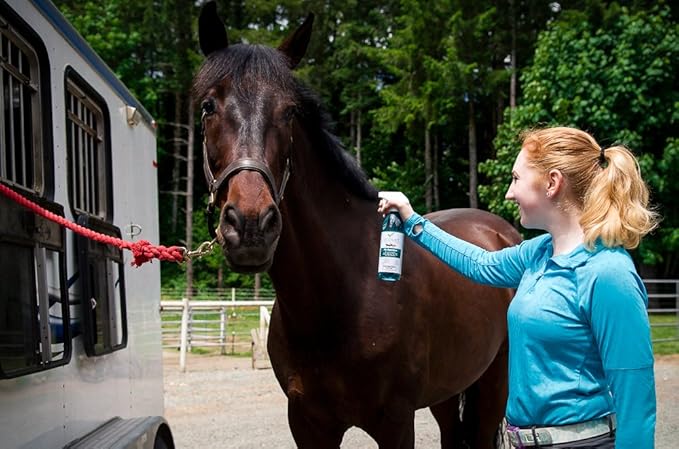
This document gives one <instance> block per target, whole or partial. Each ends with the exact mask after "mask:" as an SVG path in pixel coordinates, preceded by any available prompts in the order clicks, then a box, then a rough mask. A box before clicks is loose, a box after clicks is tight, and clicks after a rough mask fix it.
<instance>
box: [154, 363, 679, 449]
mask: <svg viewBox="0 0 679 449" xmlns="http://www.w3.org/2000/svg"><path fill="white" fill-rule="evenodd" d="M164 361H165V363H164V368H165V417H166V418H167V419H168V421H169V423H170V426H171V428H172V432H173V434H174V437H175V444H176V447H177V449H194V448H195V449H198V448H200V449H255V448H257V449H260V448H269V449H287V448H290V449H293V448H295V444H294V441H293V439H292V435H291V434H290V431H289V430H288V424H287V418H286V398H285V396H284V395H283V392H282V391H281V389H280V387H279V386H278V384H277V383H276V380H275V378H274V375H273V371H272V370H270V369H264V370H253V369H252V368H251V367H250V359H249V358H234V357H224V356H195V355H190V356H189V358H188V359H187V372H185V373H181V372H180V371H179V363H178V362H179V356H178V354H177V353H176V352H167V353H166V354H165V356H164ZM656 391H657V396H658V424H657V428H656V449H676V448H677V447H679V445H678V444H677V438H679V356H665V357H658V358H657V359H656ZM415 447H416V448H418V449H430V448H431V449H436V448H438V447H439V443H438V427H437V426H436V423H435V422H434V418H433V417H432V416H431V414H430V413H429V410H428V409H424V410H418V411H417V413H416V416H415ZM342 448H343V449H348V448H352V449H353V448H358V449H364V448H366V449H367V448H370V449H374V448H377V444H375V442H374V441H373V440H372V439H371V438H370V437H368V436H367V435H366V434H365V433H364V432H363V431H362V430H360V429H356V428H352V429H350V430H349V432H347V433H346V434H345V436H344V440H343V441H342Z"/></svg>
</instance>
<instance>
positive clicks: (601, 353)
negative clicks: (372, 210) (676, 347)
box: [404, 214, 656, 449]
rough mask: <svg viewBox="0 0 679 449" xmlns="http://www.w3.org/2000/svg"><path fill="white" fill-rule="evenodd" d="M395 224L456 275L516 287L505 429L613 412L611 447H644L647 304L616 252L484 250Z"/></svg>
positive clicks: (540, 245) (531, 245) (431, 229)
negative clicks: (615, 429) (614, 435)
mask: <svg viewBox="0 0 679 449" xmlns="http://www.w3.org/2000/svg"><path fill="white" fill-rule="evenodd" d="M404 225H405V233H406V235H408V236H409V237H410V238H412V239H413V240H414V241H415V242H417V243H418V244H419V245H420V246H422V247H424V248H426V249H427V250H429V251H430V252H431V253H433V254H434V255H435V256H436V257H438V258H439V259H440V260H441V261H443V262H444V263H446V264H447V265H448V266H450V267H451V268H453V269H454V270H456V271H458V272H459V273H461V274H462V275H464V276H466V277H468V278H470V279H472V280H474V281H476V282H479V283H482V284H488V285H493V286H496V287H511V288H516V289H517V291H516V295H515V296H514V299H513V300H512V302H511V304H510V306H509V310H508V312H507V324H508V332H509V398H508V401H507V410H506V416H507V420H508V421H509V422H510V423H511V424H512V425H515V426H533V425H536V426H559V425H566V424H573V423H577V422H583V421H588V420H591V419H596V418H601V417H604V416H606V415H609V414H611V413H616V419H617V427H618V428H617V432H616V440H615V447H616V449H628V448H629V449H653V447H654V434H655V419H656V398H655V380H654V375H653V350H652V346H651V337H650V326H649V322H648V313H647V311H646V307H647V305H648V296H647V293H646V289H645V287H644V285H643V283H642V281H641V279H640V278H639V275H638V274H637V272H636V270H635V268H634V265H633V263H632V259H631V258H630V256H629V254H628V253H627V251H625V249H624V248H621V247H618V248H607V247H604V246H602V245H597V246H596V247H595V248H594V250H593V251H588V250H587V249H586V248H585V247H584V246H583V245H580V246H579V247H578V248H576V249H575V250H573V251H572V252H571V253H569V254H563V255H557V256H553V255H552V253H553V247H552V238H551V236H550V235H549V234H544V235H542V236H539V237H536V238H534V239H531V240H526V241H524V242H522V243H521V244H519V245H516V246H513V247H510V248H505V249H503V250H500V251H486V250H484V249H482V248H479V247H477V246H475V245H473V244H470V243H468V242H465V241H463V240H460V239H458V238H456V237H454V236H452V235H450V234H448V233H446V232H444V231H443V230H441V229H440V228H438V227H437V226H436V225H434V224H433V223H431V222H430V221H428V220H427V219H425V218H423V217H421V216H420V215H418V214H414V215H413V216H411V217H410V218H409V219H408V220H407V221H406V222H405V224H404ZM417 225H421V228H420V227H419V226H418V227H417V229H415V227H416V226H417Z"/></svg>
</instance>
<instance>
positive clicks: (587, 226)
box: [580, 146, 658, 249]
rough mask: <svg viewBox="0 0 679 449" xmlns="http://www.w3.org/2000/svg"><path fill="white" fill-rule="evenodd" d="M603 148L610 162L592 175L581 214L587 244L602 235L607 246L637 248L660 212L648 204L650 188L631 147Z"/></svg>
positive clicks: (654, 225)
mask: <svg viewBox="0 0 679 449" xmlns="http://www.w3.org/2000/svg"><path fill="white" fill-rule="evenodd" d="M602 151H603V154H604V157H605V160H606V162H605V163H604V164H603V166H602V167H601V170H600V171H599V172H598V173H597V174H596V176H594V178H593V179H592V182H591V185H590V187H589V189H588V190H587V193H586V195H585V198H584V205H583V210H582V216H581V218H580V225H581V226H582V229H583V231H584V233H585V244H586V245H587V246H588V247H590V248H591V247H593V246H594V244H595V243H596V240H597V239H599V238H600V239H601V242H602V243H603V244H604V246H607V247H613V246H624V247H625V248H627V249H633V248H636V247H637V246H639V242H640V241H641V238H642V237H643V236H645V235H646V234H648V233H649V232H651V231H652V230H653V229H654V228H655V227H656V226H657V224H658V216H657V214H656V213H655V212H654V211H652V210H650V209H649V207H648V197H649V195H648V188H647V187H646V183H645V182H644V181H643V179H642V178H641V172H640V170H639V163H638V162H637V160H636V158H635V157H634V155H633V154H632V153H631V152H630V150H628V149H627V148H625V147H624V146H615V147H611V148H607V149H605V150H602Z"/></svg>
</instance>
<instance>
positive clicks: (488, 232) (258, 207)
mask: <svg viewBox="0 0 679 449" xmlns="http://www.w3.org/2000/svg"><path fill="white" fill-rule="evenodd" d="M312 21H313V15H310V16H309V17H308V18H307V20H306V21H305V22H304V23H303V24H302V25H301V26H300V27H299V28H297V29H296V30H295V31H294V32H293V33H292V34H290V35H289V36H288V37H287V38H286V39H285V40H284V41H283V43H282V44H280V46H279V47H278V48H270V47H265V46H258V45H246V44H235V45H229V42H228V38H227V33H226V30H225V27H224V24H223V22H222V21H221V20H220V19H219V18H218V16H217V10H216V7H215V4H214V3H207V4H206V6H204V8H203V10H202V11H201V16H200V19H199V38H200V46H201V50H202V51H203V53H204V54H205V55H206V59H205V61H204V63H203V65H202V66H201V68H200V69H199V71H198V73H197V74H196V76H195V78H194V85H193V94H194V97H195V99H196V101H197V102H199V103H200V105H201V109H202V122H203V139H204V141H203V146H204V149H203V156H204V169H205V176H206V179H207V181H208V184H209V188H210V207H212V208H217V209H220V213H219V222H218V225H217V228H216V234H217V241H218V242H219V245H220V246H221V248H222V250H223V252H224V255H225V257H226V260H227V263H228V264H229V266H230V267H231V268H232V269H233V270H235V271H237V272H243V273H253V272H261V271H268V273H269V275H270V277H271V279H272V282H273V285H274V288H275V290H276V301H275V304H274V307H273V311H272V314H271V323H270V330H269V336H268V352H269V355H270V359H271V364H272V366H273V371H274V373H275V376H276V379H277V380H278V382H279V384H280V386H281V388H282V389H283V392H284V393H285V394H286V395H287V397H288V422H289V427H290V431H291V432H292V435H293V438H294V440H295V442H296V444H297V446H298V447H300V448H312V449H325V448H339V447H340V443H341V441H342V438H343V435H344V433H345V431H346V430H347V429H349V428H350V427H352V426H356V427H359V428H361V429H363V430H364V431H365V432H366V433H367V434H369V435H370V436H371V437H372V438H373V439H374V440H375V441H376V442H377V444H378V445H379V447H380V448H383V449H384V448H413V447H414V442H415V430H414V414H415V410H416V409H419V408H424V407H430V409H431V412H432V414H433V416H434V418H435V419H436V421H437V423H438V425H439V427H440V430H441V447H442V448H462V447H472V448H480V449H485V448H492V447H494V446H495V444H496V441H497V440H496V437H497V435H498V428H499V427H500V425H501V422H502V419H503V416H504V410H505V403H506V397H507V328H506V311H507V306H508V304H509V301H510V299H511V297H512V291H510V290H507V289H494V288H490V287H486V286H481V285H478V284H474V283H472V282H470V281H468V280H466V279H464V278H463V277H461V276H460V275H458V274H456V273H454V272H453V271H452V270H450V269H449V268H447V267H446V266H444V264H443V263H441V262H440V261H438V260H437V259H435V258H434V257H433V256H432V255H430V254H429V253H427V252H426V251H424V250H423V249H421V248H420V247H418V246H417V245H416V244H413V242H412V241H407V242H406V246H405V249H404V262H403V276H402V278H401V279H400V280H399V281H397V282H385V281H381V280H379V279H378V278H377V260H378V246H379V240H380V230H381V221H382V217H381V216H380V215H379V214H378V213H377V202H378V198H377V191H376V190H375V188H374V187H373V186H372V185H370V183H369V182H368V181H367V179H366V176H365V175H364V173H363V172H362V171H361V169H360V168H359V167H358V165H357V163H356V162H355V160H354V159H353V158H352V157H351V156H349V155H348V153H347V152H346V151H345V150H344V149H343V148H342V146H341V145H340V143H339V141H338V139H337V138H336V137H335V136H334V135H333V134H332V133H331V132H330V131H329V127H328V120H327V115H326V114H325V113H324V111H323V109H322V107H321V104H320V101H319V99H318V97H317V96H316V95H315V94H314V93H313V92H311V91H310V90H309V89H308V88H307V87H305V86H304V85H303V83H302V82H301V81H299V80H298V79H296V78H295V77H294V75H293V74H292V69H293V68H294V67H295V66H296V65H297V64H298V63H299V62H300V60H301V59H302V57H303V55H304V53H305V51H306V48H307V45H308V43H309V39H310V35H311V24H312ZM428 217H429V218H430V219H431V220H432V221H433V222H435V223H437V224H438V225H439V226H441V227H442V228H443V229H445V230H447V231H448V232H451V233H453V234H455V235H457V236H459V237H461V238H463V239H465V240H468V241H471V242H474V243H476V244H478V245H480V246H483V247H485V248H488V249H491V250H496V249H499V248H502V247H505V246H508V245H513V244H516V243H518V242H519V240H520V237H519V235H518V233H517V232H516V230H515V229H514V228H513V227H512V226H511V225H509V224H508V223H507V222H505V221H504V220H502V219H501V218H499V217H497V216H495V215H492V214H490V213H487V212H483V211H479V210H474V209H458V210H447V211H440V212H436V213H433V214H430V215H429V216H428ZM462 398H464V400H462Z"/></svg>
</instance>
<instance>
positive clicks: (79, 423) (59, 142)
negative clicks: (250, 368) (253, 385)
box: [0, 0, 174, 449]
mask: <svg viewBox="0 0 679 449" xmlns="http://www.w3.org/2000/svg"><path fill="white" fill-rule="evenodd" d="M0 82H1V85H2V88H1V89H0V104H1V105H2V106H1V107H0V183H2V184H3V185H4V186H6V187H9V188H11V189H12V190H14V191H16V192H19V193H20V194H21V195H23V196H24V197H26V198H28V199H30V200H31V201H33V202H34V203H36V204H37V205H39V206H40V207H42V208H44V209H46V210H48V211H50V212H52V213H53V214H56V215H57V216H60V217H63V218H65V219H67V220H70V221H73V222H76V223H78V224H80V225H82V226H85V227H87V228H91V229H93V230H95V231H97V232H99V233H103V234H106V235H110V236H115V237H119V238H123V239H125V240H140V239H144V240H148V241H151V242H157V241H158V237H159V229H158V199H157V193H158V190H157V182H156V180H157V173H156V168H155V167H156V162H155V158H156V131H155V122H154V121H153V119H152V117H151V116H150V115H149V113H148V112H147V111H146V110H145V109H144V108H143V107H142V105H141V104H140V103H139V102H138V101H137V100H136V99H135V98H134V97H133V96H132V95H131V94H130V92H129V91H128V89H127V88H126V87H125V86H124V85H123V84H122V83H121V82H120V81H119V79H118V78H117V77H116V76H115V74H114V73H113V72H112V71H111V70H110V69H109V68H108V67H107V66H106V64H105V63H104V62H103V61H102V60H101V59H100V58H99V56H97V54H96V53H95V52H94V51H93V50H92V49H91V48H90V47H89V46H88V45H87V43H86V42H85V40H84V39H83V38H82V37H81V36H80V35H79V34H78V33H77V32H76V31H75V29H74V28H73V27H72V26H71V25H70V24H69V23H68V21H67V20H66V19H65V18H64V17H63V16H62V15H61V13H60V12H59V11H58V10H57V8H56V7H55V6H54V5H53V4H52V3H51V2H50V1H49V0H0ZM130 260H131V255H130V254H129V253H123V252H122V251H121V250H120V249H117V248H114V247H111V246H108V245H104V244H101V243H97V242H95V241H93V240H88V239H86V238H84V237H80V236H78V235H75V234H74V233H72V232H70V231H68V232H67V231H65V230H64V228H63V227H61V226H60V225H59V224H57V223H55V222H53V221H49V220H47V219H44V218H42V217H40V216H38V215H36V214H34V213H33V212H30V211H28V209H25V208H23V207H21V206H19V205H18V204H16V203H15V202H14V201H12V200H10V199H9V198H7V197H5V196H3V195H0V446H1V447H2V448H3V449H20V448H21V449H40V448H50V449H51V448H72V449H75V448H79V449H81V448H114V447H115V448H135V449H141V448H155V449H160V448H173V447H174V443H173V440H172V434H171V431H170V428H169V426H168V424H167V422H166V421H165V419H164V418H163V417H162V415H163V374H162V348H161V325H160V312H159V306H160V267H159V263H154V264H145V265H144V266H143V267H139V268H133V267H132V266H131V264H130Z"/></svg>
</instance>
